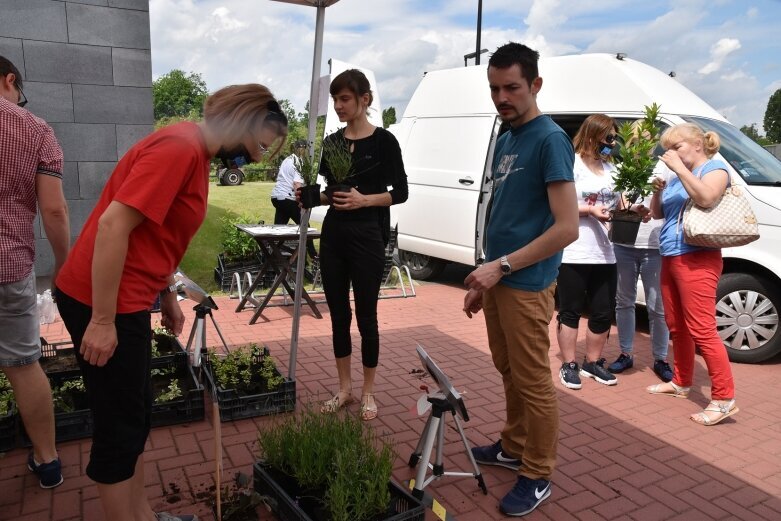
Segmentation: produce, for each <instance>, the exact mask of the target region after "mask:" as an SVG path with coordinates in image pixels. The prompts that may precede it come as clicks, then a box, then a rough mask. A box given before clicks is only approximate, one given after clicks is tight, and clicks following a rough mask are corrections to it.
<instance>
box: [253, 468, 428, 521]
mask: <svg viewBox="0 0 781 521" xmlns="http://www.w3.org/2000/svg"><path fill="white" fill-rule="evenodd" d="M252 468H253V475H254V486H255V491H256V492H257V493H259V494H261V495H264V496H268V497H269V498H271V500H270V501H269V502H268V504H269V505H270V506H271V510H272V511H273V512H274V514H276V516H277V517H278V518H279V519H280V521H312V517H310V516H309V515H308V514H307V512H306V511H305V510H304V508H303V507H302V504H305V502H303V501H300V499H303V498H299V497H297V494H296V489H297V485H296V484H295V481H294V480H293V478H290V477H289V476H285V475H284V474H281V473H277V472H275V471H274V470H273V469H271V468H270V467H268V466H267V465H266V464H265V463H264V462H263V461H258V462H257V463H255V465H253V467H252ZM388 489H389V490H390V493H391V503H390V505H388V512H387V514H386V515H384V516H379V517H377V518H375V519H374V520H373V521H424V520H425V518H426V507H425V506H424V505H423V504H422V503H421V502H420V501H419V500H418V499H416V498H415V497H414V496H413V495H412V494H410V493H409V492H407V490H406V489H404V488H403V487H402V486H400V485H398V484H397V483H396V482H395V481H393V480H391V481H389V482H388ZM291 494H293V495H292V496H291Z"/></svg>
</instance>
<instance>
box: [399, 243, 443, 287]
mask: <svg viewBox="0 0 781 521" xmlns="http://www.w3.org/2000/svg"><path fill="white" fill-rule="evenodd" d="M399 260H400V261H401V263H402V264H405V265H406V266H407V267H408V268H409V271H410V274H411V275H412V278H413V279H416V280H431V279H434V278H436V277H438V276H439V274H440V273H442V270H444V269H445V264H447V262H446V261H443V260H442V259H437V258H436V257H429V256H428V255H423V254H422V253H414V252H411V251H405V250H399Z"/></svg>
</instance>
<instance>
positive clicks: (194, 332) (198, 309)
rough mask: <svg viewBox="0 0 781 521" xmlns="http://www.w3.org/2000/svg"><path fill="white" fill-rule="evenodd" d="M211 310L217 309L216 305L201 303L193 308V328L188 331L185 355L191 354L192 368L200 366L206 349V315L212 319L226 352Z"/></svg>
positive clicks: (225, 344)
mask: <svg viewBox="0 0 781 521" xmlns="http://www.w3.org/2000/svg"><path fill="white" fill-rule="evenodd" d="M208 300H211V299H207V301H208ZM212 309H217V305H216V304H213V303H211V304H208V305H207V304H205V303H201V304H198V305H197V306H195V307H194V308H193V311H195V322H193V328H192V329H191V330H190V338H189V339H188V340H187V353H190V352H192V356H193V359H192V360H193V361H192V365H193V367H200V366H201V355H202V353H203V351H204V350H205V349H206V315H209V317H210V318H211V319H212V324H214V328H215V329H216V330H217V334H218V335H219V336H220V340H222V345H223V346H224V347H225V351H226V352H227V351H228V344H227V343H226V342H225V337H223V336H222V331H220V326H218V325H217V321H216V320H214V315H212ZM191 349H192V351H191Z"/></svg>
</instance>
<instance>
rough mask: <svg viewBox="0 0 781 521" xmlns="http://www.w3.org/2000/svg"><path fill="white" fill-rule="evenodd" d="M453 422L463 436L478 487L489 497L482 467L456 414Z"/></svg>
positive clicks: (462, 439)
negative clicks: (476, 459) (473, 453)
mask: <svg viewBox="0 0 781 521" xmlns="http://www.w3.org/2000/svg"><path fill="white" fill-rule="evenodd" d="M453 420H455V422H456V429H458V434H459V435H460V436H461V441H462V442H463V443H464V448H466V455H467V456H469V461H470V462H471V463H472V468H473V469H475V473H474V476H475V479H476V480H477V486H479V487H480V490H482V491H483V494H485V495H488V489H487V488H486V486H485V480H484V479H483V475H482V474H481V473H480V467H478V466H477V462H476V461H475V457H474V455H472V448H471V447H470V446H469V441H468V440H467V439H466V434H464V428H463V427H462V426H461V422H460V421H459V419H458V416H457V415H456V414H453Z"/></svg>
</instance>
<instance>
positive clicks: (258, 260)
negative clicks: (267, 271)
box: [214, 252, 263, 291]
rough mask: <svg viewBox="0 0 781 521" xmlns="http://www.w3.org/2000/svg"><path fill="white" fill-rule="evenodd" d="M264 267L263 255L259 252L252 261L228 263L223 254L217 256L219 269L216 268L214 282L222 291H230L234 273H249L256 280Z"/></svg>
mask: <svg viewBox="0 0 781 521" xmlns="http://www.w3.org/2000/svg"><path fill="white" fill-rule="evenodd" d="M262 266H263V254H262V253H260V252H257V253H256V254H255V256H254V257H253V258H251V259H248V260H246V261H241V262H231V263H226V262H225V259H224V257H223V255H222V253H220V254H218V255H217V267H216V268H214V281H215V282H216V283H217V284H219V285H220V289H222V291H229V290H230V286H231V282H232V281H233V274H234V273H239V274H241V273H244V272H249V273H250V274H251V275H252V279H253V280H254V279H255V277H256V276H257V274H258V272H259V271H260V268H261V267H262Z"/></svg>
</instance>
